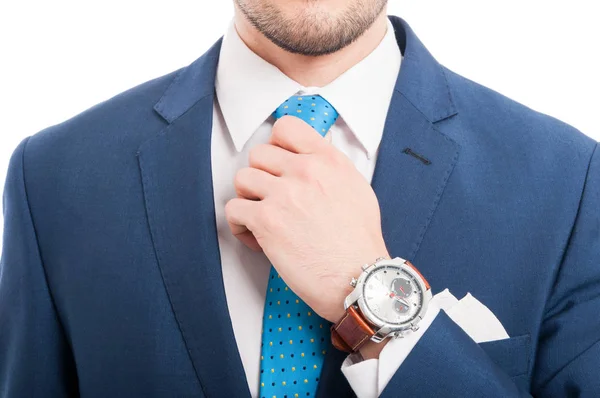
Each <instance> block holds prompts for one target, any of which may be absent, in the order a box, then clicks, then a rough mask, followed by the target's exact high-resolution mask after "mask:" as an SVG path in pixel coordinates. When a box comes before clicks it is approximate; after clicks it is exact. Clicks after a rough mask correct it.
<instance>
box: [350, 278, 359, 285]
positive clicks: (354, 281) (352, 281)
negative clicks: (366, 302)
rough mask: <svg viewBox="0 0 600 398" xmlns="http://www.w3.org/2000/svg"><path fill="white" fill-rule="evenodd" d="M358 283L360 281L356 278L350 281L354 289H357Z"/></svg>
mask: <svg viewBox="0 0 600 398" xmlns="http://www.w3.org/2000/svg"><path fill="white" fill-rule="evenodd" d="M357 282H358V281H357V280H356V278H352V280H351V281H350V286H352V287H356V283H357Z"/></svg>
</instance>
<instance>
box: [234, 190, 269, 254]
mask: <svg viewBox="0 0 600 398" xmlns="http://www.w3.org/2000/svg"><path fill="white" fill-rule="evenodd" d="M256 204H258V203H257V202H252V201H250V200H246V199H241V198H235V199H232V200H230V201H229V202H227V204H226V205H225V216H226V219H227V223H228V224H229V229H230V230H231V234H232V235H233V236H235V237H236V238H237V239H239V241H240V242H242V243H243V244H244V245H246V246H247V247H249V248H250V249H251V250H254V251H262V248H261V247H260V245H259V244H258V241H257V240H256V238H255V237H254V234H253V233H252V231H251V230H250V229H248V226H247V225H248V223H250V218H251V217H253V216H255V214H256V208H255V207H254V206H253V205H256Z"/></svg>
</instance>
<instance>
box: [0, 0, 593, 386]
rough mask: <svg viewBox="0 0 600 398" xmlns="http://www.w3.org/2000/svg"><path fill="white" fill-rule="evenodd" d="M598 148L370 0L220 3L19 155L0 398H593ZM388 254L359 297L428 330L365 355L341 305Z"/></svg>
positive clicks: (11, 203) (356, 318) (5, 267)
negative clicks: (228, 9)
mask: <svg viewBox="0 0 600 398" xmlns="http://www.w3.org/2000/svg"><path fill="white" fill-rule="evenodd" d="M317 110H318V111H317ZM313 111H314V112H313ZM292 115H293V116H295V117H292ZM316 133H319V134H316ZM322 135H325V138H326V139H323V138H322V137H321V136H322ZM596 148H597V143H596V142H594V141H593V140H592V139H590V138H588V137H586V136H585V135H583V134H581V133H580V132H578V131H576V130H574V129H573V128H571V127H569V126H567V125H565V124H563V123H561V122H559V121H556V120H554V119H552V118H550V117H547V116H544V115H541V114H538V113H536V112H534V111H532V110H530V109H527V108H525V107H523V106H521V105H519V104H517V103H515V102H512V101H510V100H508V99H506V98H504V97H502V96H501V95H499V94H497V93H495V92H493V91H491V90H489V89H486V88H484V87H481V86H479V85H477V84H475V83H473V82H471V81H468V80H466V79H465V78H462V77H460V76H458V75H456V74H455V73H453V72H451V71H449V70H448V69H446V68H444V67H443V66H441V65H440V64H438V63H437V62H436V61H435V59H434V58H433V57H432V55H431V54H430V53H429V52H428V51H427V50H426V49H425V47H424V45H423V44H422V43H421V42H420V41H419V40H418V38H417V37H416V36H415V34H414V32H413V31H412V30H411V29H410V27H409V26H408V24H407V23H406V22H405V21H403V20H401V19H399V18H397V17H390V18H388V17H387V16H386V1H385V0H363V1H361V0H351V1H334V0H331V1H322V2H298V1H292V0H288V1H276V0H236V1H235V18H234V23H232V25H231V26H230V28H229V30H228V31H227V34H226V35H225V37H224V38H223V39H222V40H219V41H218V42H217V43H216V44H215V45H214V46H213V47H212V48H210V49H209V50H208V51H207V53H205V54H204V55H202V56H201V57H200V58H199V59H198V60H197V61H195V62H194V63H193V64H191V65H189V66H187V67H185V68H182V69H180V70H178V71H176V72H174V73H172V74H169V75H167V76H163V77H160V78H158V79H155V80H152V81H150V82H147V83H145V84H143V85H141V86H139V87H136V88H134V89H132V90H129V91H127V92H125V93H123V94H121V95H119V96H116V97H115V98H113V99H111V100H109V101H107V102H104V103H102V104H100V105H98V106H96V107H94V108H92V109H90V110H88V111H86V112H84V113H82V114H81V115H78V116H76V117H75V118H73V119H71V120H69V121H66V122H65V123H62V124H60V125H58V126H54V127H50V128H49V129H47V130H44V131H42V132H40V133H38V134H35V135H33V136H31V137H28V138H26V139H24V140H23V141H22V142H21V144H20V145H19V146H18V147H17V148H16V149H15V151H14V154H13V156H12V158H11V162H10V166H9V172H8V177H7V180H6V186H5V191H4V215H5V220H6V221H5V233H4V235H5V237H6V238H5V242H4V249H3V254H2V263H1V268H0V270H1V273H0V396H2V397H62V396H78V395H81V396H87V397H95V396H97V397H106V396H111V397H121V396H122V397H138V396H139V397H142V396H143V397H150V396H157V397H159V396H160V397H165V396H173V397H188V396H190V397H191V396H197V397H250V396H252V397H277V398H281V397H288V398H290V397H299V396H317V397H351V396H354V395H358V396H360V397H365V396H380V397H390V398H391V397H404V396H448V397H454V396H482V397H510V396H529V395H530V394H532V395H535V396H544V397H564V396H598V395H599V394H600V377H598V376H599V374H598V369H600V343H599V341H600V317H598V312H599V311H600V264H599V259H600V210H599V209H598V206H597V204H598V199H600V155H598V153H597V150H596ZM369 183H371V184H369ZM251 249H252V250H251ZM382 258H383V260H382ZM398 258H400V259H404V260H409V262H406V261H404V260H402V261H400V263H398V264H402V267H403V268H397V269H398V275H400V271H403V272H406V275H409V276H407V277H406V278H407V279H402V278H396V279H394V280H393V281H392V283H389V284H388V283H384V282H382V286H383V287H382V288H379V287H374V288H373V289H374V291H379V290H377V289H383V293H384V294H383V295H381V296H380V299H381V300H383V299H385V300H389V302H388V301H386V302H387V303H388V304H389V305H390V308H392V307H391V306H393V311H392V313H394V311H395V313H394V314H395V315H394V316H396V317H398V319H400V318H401V315H400V314H401V313H402V312H403V311H417V312H416V313H418V314H419V318H422V321H421V323H420V324H417V321H418V320H416V318H415V320H414V324H412V327H411V328H409V329H407V330H402V331H401V332H402V333H401V334H402V335H403V336H404V339H392V338H391V337H392V336H389V337H388V338H385V339H383V341H382V342H376V341H375V340H378V339H377V336H378V335H374V336H373V333H374V332H375V331H374V330H372V328H373V327H374V322H376V318H378V317H377V316H376V315H375V316H374V315H373V314H371V316H369V314H368V312H367V311H366V308H367V307H368V306H367V307H365V305H362V304H361V305H358V306H357V305H350V306H349V307H348V308H347V309H346V308H345V305H344V300H345V298H346V297H347V296H348V295H349V294H351V292H353V287H352V286H350V283H352V285H356V284H357V283H359V284H360V283H363V284H364V286H365V289H366V290H365V291H366V292H369V289H371V288H370V287H369V286H370V285H369V284H368V281H367V282H365V276H364V275H365V272H367V271H366V270H371V271H369V272H372V270H373V269H379V270H384V271H385V270H386V269H388V270H389V269H393V267H394V265H386V266H385V267H380V266H379V264H383V263H382V261H383V262H384V263H385V261H390V260H392V259H398ZM373 263H376V264H375V266H371V268H368V267H363V268H364V269H365V271H363V270H362V269H361V266H363V264H373ZM387 264H391V263H387ZM410 264H413V265H414V267H415V268H413V267H412V266H410ZM373 267H375V268H373ZM386 267H387V268H386ZM398 267H400V266H398ZM416 270H418V271H416ZM421 274H422V275H421ZM359 276H360V278H359ZM352 278H358V281H357V280H353V279H352ZM411 278H412V279H411ZM425 278H426V280H425ZM375 279H377V278H375ZM404 283H407V285H404ZM377 286H378V285H377ZM403 286H408V287H409V290H408V291H405V290H404V288H403ZM429 286H431V290H432V291H433V292H434V293H435V296H434V298H433V299H432V300H431V301H430V305H429V307H430V308H429V309H425V307H426V305H423V303H426V297H427V294H426V293H428V292H429ZM413 288H414V289H415V293H416V292H418V289H419V288H422V289H423V291H421V292H419V293H418V294H417V295H414V296H412V297H413V298H414V297H417V298H420V299H422V300H423V301H421V302H420V304H419V306H417V303H416V302H414V303H413V302H412V301H410V300H412V298H411V299H407V298H406V297H409V296H410V295H411V293H412V291H411V290H412V289H413ZM445 288H448V289H449V290H450V291H451V292H452V293H453V294H455V295H458V296H461V297H462V296H464V295H465V294H466V293H472V296H469V295H467V297H466V298H465V299H467V298H469V297H476V299H477V300H478V301H477V300H475V299H472V301H471V303H477V302H480V303H483V304H484V305H485V307H487V309H489V310H490V311H491V313H493V316H491V317H490V318H485V319H489V321H487V320H486V321H484V320H483V319H484V318H481V317H478V316H477V315H475V314H476V312H475V311H471V312H469V311H465V312H464V313H463V315H459V316H457V315H454V316H453V317H450V315H449V314H450V313H451V312H452V311H451V309H449V310H448V313H446V312H445V311H439V308H447V307H444V305H445V304H443V303H442V301H444V300H446V301H447V300H448V297H449V296H448V293H447V291H446V293H444V289H445ZM359 293H361V292H359ZM366 296H367V297H366V299H368V294H366ZM403 297H404V298H403ZM366 299H365V300H366ZM350 301H351V300H350ZM461 302H462V300H461ZM456 305H459V304H456ZM413 306H415V308H417V307H418V308H419V309H414V308H413ZM409 307H410V308H409ZM475 307H477V306H476V305H473V308H475ZM480 307H482V308H484V307H483V305H481V306H480ZM368 308H369V309H370V310H371V311H372V312H374V313H377V312H378V308H377V306H376V305H374V306H371V307H368ZM477 308H479V307H477ZM383 310H385V311H388V309H382V311H383ZM479 310H480V309H478V311H479ZM390 311H391V310H390ZM479 313H483V312H477V314H479ZM382 317H383V316H382ZM465 317H466V320H465ZM361 319H362V320H363V322H362V323H360V321H361ZM478 321H479V322H478ZM348 322H354V323H352V324H350V325H351V327H348V326H347V325H349V323H348ZM493 322H498V324H499V325H500V324H501V326H499V328H500V329H503V330H502V331H503V332H504V331H505V332H506V334H507V336H504V337H508V338H496V337H492V338H488V339H482V338H480V337H477V336H476V335H477V334H478V333H480V332H477V333H475V332H474V330H475V329H476V328H475V327H474V326H473V325H476V326H477V325H478V326H481V327H482V328H483V332H486V333H487V332H489V330H488V329H493V328H492V326H493V325H492V323H493ZM330 326H333V327H332V328H331V329H330ZM417 326H420V327H419V328H417ZM417 329H418V330H417ZM365 330H367V331H369V330H370V331H371V332H370V333H368V334H365V333H366V332H365ZM393 330H396V329H393ZM396 331H398V330H396ZM398 332H399V331H398ZM361 333H362V334H361ZM356 335H359V336H363V335H364V336H363V337H361V339H360V341H355V340H353V338H354V337H356ZM492 340H493V341H492ZM355 342H356V344H355ZM344 350H346V351H350V352H353V353H352V354H350V355H349V354H348V353H347V352H344ZM278 361H279V362H278Z"/></svg>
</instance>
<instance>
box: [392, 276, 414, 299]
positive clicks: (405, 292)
mask: <svg viewBox="0 0 600 398" xmlns="http://www.w3.org/2000/svg"><path fill="white" fill-rule="evenodd" d="M412 290H413V288H412V286H411V284H410V281H408V280H406V279H404V278H396V279H394V280H393V281H392V292H393V293H394V295H396V296H398V297H404V298H407V297H410V295H411V294H412Z"/></svg>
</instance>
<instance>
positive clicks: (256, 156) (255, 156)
mask: <svg viewBox="0 0 600 398" xmlns="http://www.w3.org/2000/svg"><path fill="white" fill-rule="evenodd" d="M265 147H266V145H265V144H259V145H256V146H254V147H252V148H251V149H250V152H249V153H248V162H249V164H250V165H251V166H253V165H257V164H259V162H260V159H261V157H262V155H263V153H264V152H265Z"/></svg>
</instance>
